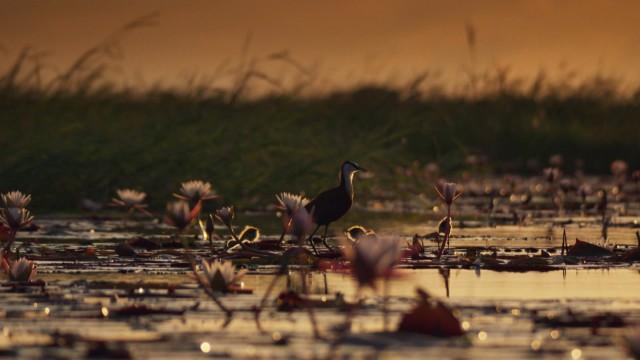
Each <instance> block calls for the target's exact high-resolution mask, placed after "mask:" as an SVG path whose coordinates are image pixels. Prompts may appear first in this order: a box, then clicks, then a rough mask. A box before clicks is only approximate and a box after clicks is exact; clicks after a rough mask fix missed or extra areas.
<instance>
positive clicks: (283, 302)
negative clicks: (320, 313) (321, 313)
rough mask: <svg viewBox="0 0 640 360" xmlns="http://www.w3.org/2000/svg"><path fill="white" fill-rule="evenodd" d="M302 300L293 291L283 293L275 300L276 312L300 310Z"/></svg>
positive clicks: (302, 303)
mask: <svg viewBox="0 0 640 360" xmlns="http://www.w3.org/2000/svg"><path fill="white" fill-rule="evenodd" d="M304 301H305V300H304V299H302V297H300V295H298V293H297V292H295V291H291V290H290V291H283V292H282V293H280V295H279V296H278V298H277V299H276V307H277V309H278V311H293V310H296V309H300V308H302V306H303V305H304Z"/></svg>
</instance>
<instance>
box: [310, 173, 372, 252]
mask: <svg viewBox="0 0 640 360" xmlns="http://www.w3.org/2000/svg"><path fill="white" fill-rule="evenodd" d="M360 171H363V172H365V171H366V170H365V169H363V168H362V167H360V166H359V165H358V164H356V163H354V162H352V161H345V162H344V163H342V167H341V168H340V185H338V187H335V188H333V189H329V190H327V191H325V192H322V193H320V194H319V195H318V196H316V197H315V199H313V200H311V201H310V202H309V203H308V204H307V205H306V206H305V208H306V209H307V211H309V212H310V213H312V214H313V222H314V223H315V224H316V228H315V230H314V231H313V232H312V233H311V236H309V238H308V240H309V243H310V244H311V247H313V250H314V252H315V253H316V254H317V251H316V248H315V245H314V244H313V235H315V233H316V232H317V231H318V229H319V228H320V226H324V235H323V236H322V243H323V244H324V246H326V247H327V249H329V250H331V251H333V249H332V248H331V247H330V246H329V244H328V243H327V231H328V230H329V225H330V224H331V223H332V222H334V221H336V220H338V219H340V218H341V217H343V216H344V215H345V214H346V213H347V211H349V209H351V205H352V204H353V195H354V193H353V178H354V176H355V174H356V173H357V172H360Z"/></svg>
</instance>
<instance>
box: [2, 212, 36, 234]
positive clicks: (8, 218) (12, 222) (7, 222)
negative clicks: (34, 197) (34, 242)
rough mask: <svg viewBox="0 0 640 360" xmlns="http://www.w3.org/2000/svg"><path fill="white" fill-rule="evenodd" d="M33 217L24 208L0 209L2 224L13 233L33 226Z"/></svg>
mask: <svg viewBox="0 0 640 360" xmlns="http://www.w3.org/2000/svg"><path fill="white" fill-rule="evenodd" d="M32 221H33V216H31V213H30V212H29V210H27V209H24V208H17V207H10V208H4V209H0V223H2V225H4V226H6V227H8V228H9V229H11V230H13V231H17V230H20V229H22V228H24V227H27V226H29V225H31V222H32Z"/></svg>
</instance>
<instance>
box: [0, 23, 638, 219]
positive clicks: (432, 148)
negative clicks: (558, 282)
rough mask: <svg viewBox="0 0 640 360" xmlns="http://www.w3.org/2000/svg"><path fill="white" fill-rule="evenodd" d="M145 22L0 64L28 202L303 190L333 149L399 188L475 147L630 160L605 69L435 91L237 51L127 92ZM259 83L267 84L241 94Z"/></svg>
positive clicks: (517, 167)
mask: <svg viewBox="0 0 640 360" xmlns="http://www.w3.org/2000/svg"><path fill="white" fill-rule="evenodd" d="M152 22H153V17H144V18H141V19H137V20H135V21H134V22H131V23H129V24H127V25H125V26H124V27H123V28H121V29H119V30H118V31H116V32H115V33H114V34H112V35H110V36H109V37H107V39H106V40H105V41H104V42H102V43H100V44H98V45H97V46H96V47H94V48H91V49H89V50H88V51H87V52H85V53H84V54H82V55H81V56H80V57H79V58H78V59H77V60H76V61H75V62H74V63H73V64H71V65H70V66H69V67H68V68H67V69H66V70H64V71H63V72H61V73H60V74H59V75H58V76H55V77H53V79H52V80H49V81H44V80H43V78H42V76H41V72H42V68H43V64H42V62H41V57H40V54H38V53H37V52H35V51H33V50H30V49H25V50H24V51H23V52H22V53H21V54H19V56H18V57H17V58H16V60H15V61H14V63H13V64H12V65H11V66H9V67H8V68H7V69H5V71H4V72H3V73H2V74H1V75H0V122H1V124H2V131H0V144H2V149H3V154H2V157H0V169H1V172H0V190H2V191H4V190H9V189H13V188H19V189H22V190H24V191H27V192H31V193H33V194H35V197H34V198H35V199H36V201H35V203H34V206H35V207H36V208H40V209H42V210H69V209H74V208H75V207H76V204H77V201H78V200H79V199H80V198H82V197H91V198H95V199H100V200H106V199H107V198H108V197H109V196H110V195H111V194H112V192H113V191H114V189H115V188H117V187H121V186H132V187H137V188H140V189H144V190H145V191H147V192H149V193H150V195H151V197H150V200H151V204H152V206H154V207H161V206H162V204H163V203H164V202H165V201H166V200H167V198H168V196H169V194H170V193H171V192H172V191H174V190H175V189H176V188H177V186H178V184H179V182H180V181H183V180H187V179H190V178H202V179H206V180H209V181H211V182H212V183H213V184H214V187H215V188H216V189H217V190H218V191H219V192H220V193H221V194H223V195H224V196H225V201H228V202H233V203H236V204H240V205H243V206H254V205H264V204H266V203H268V202H270V201H272V194H273V193H275V192H278V191H296V192H297V191H305V192H307V193H308V194H310V195H313V194H314V193H316V192H317V191H319V190H321V189H323V188H326V187H327V186H330V185H332V184H334V183H335V182H336V181H337V178H336V174H337V171H338V165H339V163H340V162H341V161H343V160H345V159H352V160H356V161H358V162H360V163H361V164H362V165H364V166H365V167H367V168H370V169H371V170H372V171H373V172H374V173H375V174H376V176H375V177H374V178H372V179H368V180H366V181H362V182H361V183H360V184H358V185H359V189H362V191H361V192H360V193H361V194H362V196H364V197H371V196H381V194H382V193H383V192H382V190H386V189H390V190H394V189H398V188H399V187H400V185H401V184H399V182H401V181H404V180H402V179H401V178H399V177H397V176H396V169H397V168H398V167H408V166H416V165H415V164H416V163H417V164H418V166H422V165H424V164H426V163H428V162H432V161H433V162H437V163H438V164H439V165H440V166H441V168H442V169H443V170H444V171H445V173H447V174H453V175H455V174H456V173H458V172H460V171H462V170H468V169H469V168H468V166H467V165H465V158H467V156H468V155H482V156H484V157H486V158H487V159H488V160H489V161H488V163H487V164H486V165H484V166H483V167H482V168H480V169H476V170H477V171H483V172H510V171H514V172H524V171H531V169H529V168H527V167H526V164H527V161H528V160H530V159H538V160H539V162H540V163H544V162H545V161H546V159H547V158H548V157H549V156H550V155H552V154H555V153H560V154H563V155H564V156H565V159H567V164H568V166H567V169H566V170H567V171H570V170H571V166H572V164H573V160H577V159H583V160H584V161H585V165H584V166H585V170H586V171H589V172H606V171H607V169H608V165H609V162H610V161H611V160H613V159H616V158H623V159H626V160H627V161H629V162H630V163H631V165H632V166H639V165H640V152H639V151H638V149H639V147H638V135H637V128H638V124H639V123H638V121H639V119H640V96H639V95H638V94H640V92H638V91H635V92H633V91H631V92H629V91H624V92H623V91H622V89H621V86H620V85H619V83H618V82H617V81H615V79H612V78H607V77H602V76H595V77H592V78H590V79H587V80H584V81H580V82H576V81H573V80H572V79H570V78H561V79H557V80H554V81H551V80H549V79H547V78H546V76H545V75H544V74H543V73H541V74H540V75H539V76H538V77H537V78H535V79H530V80H529V81H526V79H518V78H513V77H512V76H510V73H509V71H508V69H507V68H500V69H490V70H487V71H483V72H477V71H474V76H473V91H469V89H467V90H461V91H457V92H456V91H445V90H443V88H442V86H441V85H438V84H437V83H434V82H431V81H430V76H429V73H423V74H419V75H417V76H416V78H415V79H414V80H413V81H411V82H409V83H407V84H406V85H405V86H399V87H391V86H389V85H388V84H378V85H375V84H374V85H364V86H361V87H358V88H353V89H350V90H345V91H339V92H332V93H327V94H321V95H312V96H309V95H306V96H302V95H301V94H303V93H304V89H305V88H306V87H308V86H310V84H311V83H312V82H313V81H314V79H315V78H317V77H318V74H315V73H313V71H312V70H309V69H307V68H306V67H305V66H303V65H301V64H300V63H299V62H297V61H296V60H295V59H294V58H293V57H291V56H290V55H289V54H288V53H286V52H282V53H276V54H271V55H269V56H267V57H264V58H250V57H248V56H247V57H246V58H245V59H244V60H243V61H242V62H241V63H240V64H239V65H238V66H237V68H236V69H235V70H234V71H235V73H234V78H235V79H236V80H235V81H234V82H232V85H231V86H229V87H228V88H222V89H221V88H219V87H217V86H215V85H214V84H198V85H194V86H192V87H191V88H185V89H180V90H177V89H173V90H171V89H160V88H153V89H147V90H146V91H144V92H140V91H135V90H132V89H127V88H123V87H120V86H117V85H116V84H114V83H112V82H110V81H109V80H108V79H109V77H108V76H107V74H108V71H109V69H110V68H109V64H110V60H113V58H117V56H118V49H119V48H120V47H119V41H120V40H121V38H122V37H123V36H124V35H125V34H126V33H127V32H129V31H133V30H135V29H137V28H139V27H142V26H148V25H150V24H151V23H152ZM264 61H283V62H286V63H288V64H290V65H291V66H293V67H296V68H298V69H299V71H300V74H301V77H300V80H299V81H298V82H296V83H294V84H289V85H284V84H282V83H280V82H279V80H278V79H277V78H276V77H272V76H270V75H269V74H268V73H266V72H264V71H263V70H262V69H261V64H262V63H263V62H264ZM257 84H262V85H264V84H268V85H269V87H268V88H269V89H271V90H270V91H268V92H266V93H263V95H262V96H260V97H255V96H252V95H254V94H255V93H254V92H252V87H254V86H259V85H257ZM428 189H429V187H427V186H426V185H425V191H428Z"/></svg>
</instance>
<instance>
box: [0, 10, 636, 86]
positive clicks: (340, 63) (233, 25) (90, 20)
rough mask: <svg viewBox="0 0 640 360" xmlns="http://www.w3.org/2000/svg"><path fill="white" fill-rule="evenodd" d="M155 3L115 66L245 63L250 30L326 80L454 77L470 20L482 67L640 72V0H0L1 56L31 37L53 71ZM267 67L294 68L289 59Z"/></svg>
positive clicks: (138, 71)
mask: <svg viewBox="0 0 640 360" xmlns="http://www.w3.org/2000/svg"><path fill="white" fill-rule="evenodd" d="M154 11H157V12H158V16H157V18H156V23H157V24H156V25H155V26H154V27H151V28H146V29H140V30H139V31H137V32H135V33H132V34H130V35H129V36H128V37H127V38H126V39H125V40H124V55H125V57H124V59H123V60H122V61H121V63H120V70H118V73H114V74H113V76H114V77H116V78H118V79H120V80H123V79H124V81H127V82H128V83H130V84H147V85H149V84H151V83H153V82H157V81H162V82H163V83H164V84H167V85H175V84H184V82H185V81H186V80H185V79H186V78H187V77H189V76H192V75H195V74H199V75H211V74H214V73H215V72H216V68H217V67H218V66H219V65H220V64H222V63H225V62H226V63H227V64H234V63H237V61H238V59H239V58H240V54H241V49H242V43H243V40H244V39H245V38H246V36H247V34H249V33H251V34H252V41H251V44H250V47H249V53H250V54H251V55H252V56H264V55H266V54H269V53H272V52H275V51H280V50H285V49H286V50H289V52H290V53H291V54H292V55H293V56H294V57H295V58H296V59H297V60H298V61H299V62H301V63H302V64H305V66H308V67H311V66H312V65H313V66H315V68H316V69H317V72H318V73H319V74H320V77H321V78H322V81H320V82H318V83H317V84H316V86H318V87H324V88H327V87H329V88H331V87H335V86H341V85H349V84H353V83H354V82H359V81H360V82H361V81H366V80H377V81H387V80H391V81H395V82H400V81H402V80H403V79H407V78H409V77H410V75H412V74H416V73H417V72H419V71H421V70H425V69H430V70H431V71H438V72H441V79H443V81H446V82H447V83H448V84H455V83H456V82H459V81H461V79H462V78H463V74H462V69H464V68H468V67H469V63H470V60H469V59H470V57H469V52H468V48H467V45H466V40H465V24H466V23H471V24H473V26H474V27H475V28H476V30H477V39H478V41H477V56H476V66H477V67H487V66H493V65H496V64H499V65H510V66H511V67H512V69H513V71H514V72H515V73H517V74H533V73H535V72H536V71H537V70H538V69H539V68H541V67H543V68H545V69H547V70H548V71H550V72H552V73H554V72H556V73H557V72H558V71H560V70H559V69H565V70H566V69H572V70H577V71H578V72H580V73H594V72H597V71H599V72H602V73H604V74H613V75H617V76H620V77H622V78H624V79H625V81H628V82H632V81H637V80H639V79H640V69H639V67H638V64H640V2H638V1H632V0H630V1H624V0H618V1H614V2H612V1H605V0H602V1H595V0H567V1H551V0H529V1H525V0H501V1H499V0H485V1H481V0H458V1H425V0H405V1H394V0H377V1H373V0H372V1H353V0H322V1H305V0H290V1H289V0H288V1H285V0H280V1H275V0H274V1H267V0H244V1H243V0H234V1H228V0H227V1H217V0H211V1H206V0H189V1H178V0H175V1H168V0H126V1H125V0H103V1H86V0H55V1H54V0H51V1H44V0H38V1H36V0H20V1H9V0H0V45H1V46H2V47H1V48H0V66H2V67H3V68H4V67H5V66H6V64H7V63H8V62H9V61H10V60H11V59H13V57H14V56H15V55H16V54H17V53H18V51H19V50H20V48H22V47H23V46H25V45H30V46H32V47H34V48H36V49H39V50H45V51H47V52H48V55H47V58H46V61H45V62H46V63H48V64H51V65H52V70H51V71H55V69H60V68H63V67H64V66H65V65H68V64H69V63H70V62H71V61H72V60H73V59H74V58H75V57H77V56H78V55H79V54H80V53H81V52H82V50H84V49H86V48H88V47H89V46H91V45H92V44H95V43H97V42H98V41H100V40H101V39H103V38H104V37H105V36H106V35H107V34H109V33H110V32H112V31H113V30H114V29H116V28H117V27H118V26H119V25H122V24H124V23H125V22H127V21H128V20H131V19H133V18H135V17H137V16H141V15H144V14H148V13H151V12H154ZM228 66H231V65H228ZM265 66H266V65H265ZM269 71H270V73H271V74H273V75H279V76H283V77H286V76H287V74H291V73H293V72H294V70H293V68H292V67H290V66H287V65H283V64H280V65H273V66H271V67H269ZM226 74H227V73H226V72H223V75H226ZM227 80H228V79H227ZM219 81H221V82H224V81H225V78H224V76H223V78H221V79H220V80H219Z"/></svg>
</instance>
